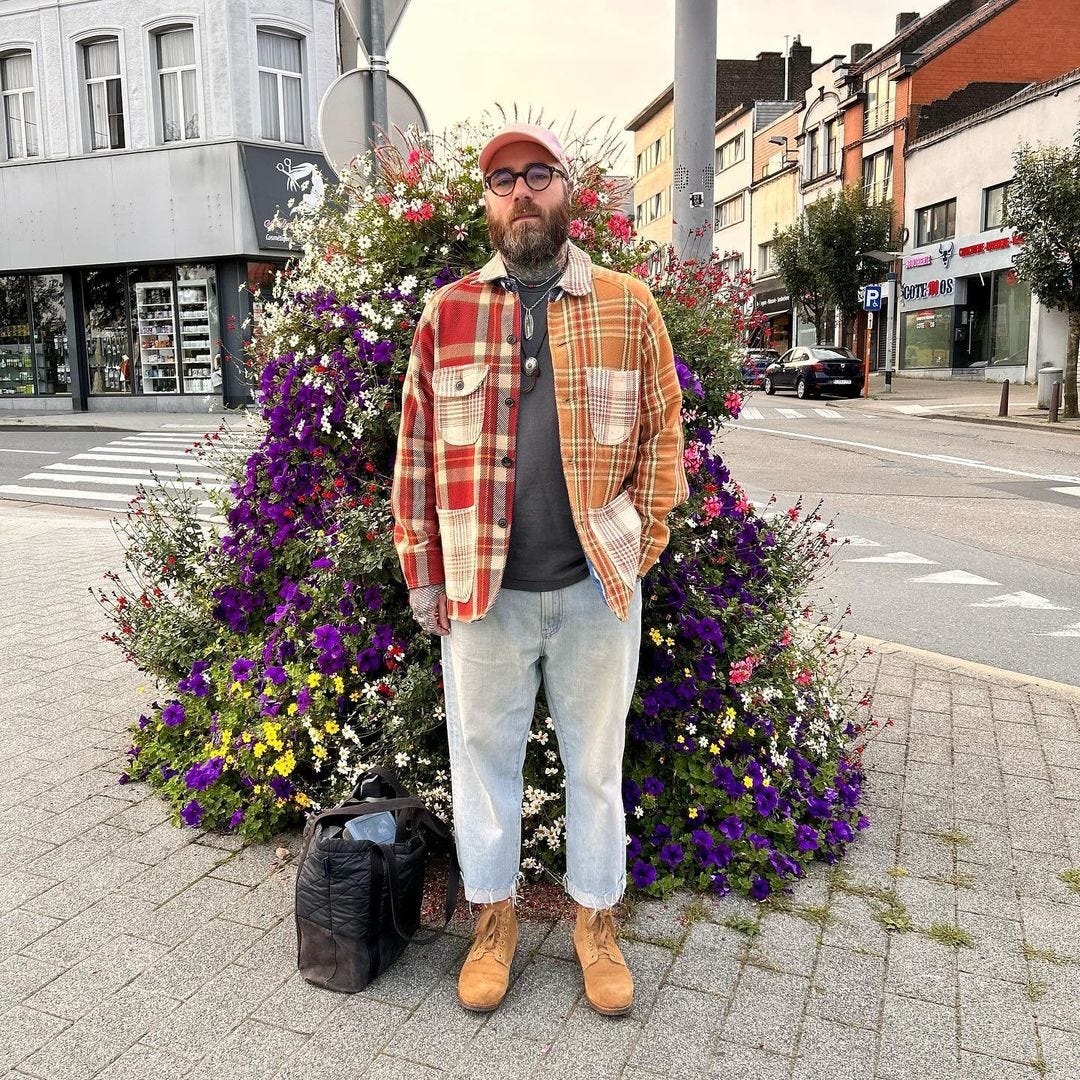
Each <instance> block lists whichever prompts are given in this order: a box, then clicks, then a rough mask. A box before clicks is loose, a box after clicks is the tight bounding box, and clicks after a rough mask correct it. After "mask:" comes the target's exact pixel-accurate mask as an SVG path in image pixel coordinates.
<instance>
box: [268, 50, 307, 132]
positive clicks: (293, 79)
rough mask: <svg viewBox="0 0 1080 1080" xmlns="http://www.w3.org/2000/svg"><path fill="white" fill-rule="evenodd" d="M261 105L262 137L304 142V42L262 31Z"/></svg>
mask: <svg viewBox="0 0 1080 1080" xmlns="http://www.w3.org/2000/svg"><path fill="white" fill-rule="evenodd" d="M258 52H259V105H260V110H261V119H262V129H261V130H262V137H263V138H264V139H270V140H272V141H273V142H287V143H300V144H301V145H302V144H303V142H304V115H303V114H304V109H303V100H304V94H303V68H302V63H301V61H302V57H301V42H300V39H299V38H298V37H294V36H292V35H291V34H282V33H275V32H274V31H271V30H259V31H258Z"/></svg>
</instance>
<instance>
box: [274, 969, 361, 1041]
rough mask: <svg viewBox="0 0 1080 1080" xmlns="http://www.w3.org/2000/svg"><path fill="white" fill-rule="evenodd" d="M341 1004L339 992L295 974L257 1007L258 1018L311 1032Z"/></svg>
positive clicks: (282, 1026) (302, 1031)
mask: <svg viewBox="0 0 1080 1080" xmlns="http://www.w3.org/2000/svg"><path fill="white" fill-rule="evenodd" d="M272 981H273V980H272ZM340 1004H341V995H340V994H336V993H334V992H333V991H332V990H324V989H323V988H322V987H318V986H312V985H311V983H309V982H305V981H304V979H303V978H302V977H301V976H300V974H299V973H295V974H293V976H292V978H290V979H289V980H288V981H287V982H286V983H285V984H284V985H281V986H278V987H276V988H275V989H274V991H273V992H272V993H271V994H270V995H269V997H267V998H266V1000H265V1001H264V1002H263V1003H262V1004H261V1005H260V1006H259V1009H258V1016H257V1019H258V1020H259V1021H260V1022H261V1023H264V1024H271V1025H272V1026H274V1027H280V1028H288V1030H290V1031H299V1032H301V1033H304V1034H308V1035H310V1034H312V1033H313V1032H316V1031H318V1030H319V1029H320V1028H321V1027H322V1026H323V1024H324V1023H325V1021H326V1018H327V1017H328V1016H329V1015H330V1014H331V1013H332V1012H333V1011H334V1010H335V1009H336V1008H337V1007H338V1006H339V1005H340Z"/></svg>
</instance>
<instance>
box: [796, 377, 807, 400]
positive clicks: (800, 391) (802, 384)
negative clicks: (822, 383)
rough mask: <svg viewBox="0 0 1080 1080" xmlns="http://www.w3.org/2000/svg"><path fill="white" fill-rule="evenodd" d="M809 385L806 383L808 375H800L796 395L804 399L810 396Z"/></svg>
mask: <svg viewBox="0 0 1080 1080" xmlns="http://www.w3.org/2000/svg"><path fill="white" fill-rule="evenodd" d="M809 390H810V388H809V386H807V384H806V376H805V375H800V376H799V378H798V381H797V382H796V383H795V396H796V397H797V398H798V399H799V400H800V401H803V400H805V399H806V398H807V397H808V396H809Z"/></svg>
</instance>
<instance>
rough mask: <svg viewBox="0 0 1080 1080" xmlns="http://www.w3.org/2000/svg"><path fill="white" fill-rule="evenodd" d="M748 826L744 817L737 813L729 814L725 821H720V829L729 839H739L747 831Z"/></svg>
mask: <svg viewBox="0 0 1080 1080" xmlns="http://www.w3.org/2000/svg"><path fill="white" fill-rule="evenodd" d="M745 829H746V826H745V825H743V823H742V819H741V818H740V817H739V816H738V815H737V814H729V815H728V816H727V817H726V818H724V820H723V821H721V822H720V831H721V832H722V833H723V834H724V835H725V836H726V837H727V838H728V839H729V840H738V839H739V837H741V836H742V834H743V832H744V831H745Z"/></svg>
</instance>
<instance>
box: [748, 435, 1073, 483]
mask: <svg viewBox="0 0 1080 1080" xmlns="http://www.w3.org/2000/svg"><path fill="white" fill-rule="evenodd" d="M731 426H732V427H738V426H739V425H738V424H732V425H731ZM747 430H748V431H761V432H764V433H765V434H766V435H783V436H785V437H786V438H789V439H809V440H810V441H811V442H821V443H831V444H832V445H834V446H855V447H858V448H860V449H862V450H879V451H880V452H881V453H883V454H895V455H896V456H897V457H909V458H918V459H919V460H920V461H942V462H948V463H950V464H954V465H964V466H966V467H968V468H972V469H984V470H986V471H987V472H993V473H1003V474H1005V475H1007V476H1022V477H1023V478H1024V479H1025V480H1048V481H1052V482H1055V483H1058V484H1080V476H1061V475H1057V474H1055V475H1050V476H1047V475H1045V474H1043V473H1030V472H1023V471H1021V470H1020V469H1004V468H1001V467H1000V466H998V465H987V464H985V463H984V462H982V461H974V460H971V459H969V458H952V457H949V456H947V455H946V454H917V453H916V452H915V451H914V450H897V449H896V448H895V447H892V446H878V445H877V444H876V443H864V442H855V441H853V440H852V439H834V438H831V437H829V436H826V435H808V434H807V433H806V432H803V431H788V430H787V429H786V428H785V429H780V428H760V427H756V428H747Z"/></svg>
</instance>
